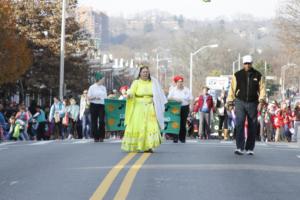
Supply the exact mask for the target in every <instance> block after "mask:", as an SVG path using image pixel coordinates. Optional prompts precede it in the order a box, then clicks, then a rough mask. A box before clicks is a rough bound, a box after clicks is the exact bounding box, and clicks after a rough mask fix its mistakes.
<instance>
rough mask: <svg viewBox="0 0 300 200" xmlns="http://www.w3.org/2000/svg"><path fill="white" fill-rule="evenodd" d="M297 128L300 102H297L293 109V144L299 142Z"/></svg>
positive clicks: (299, 121)
mask: <svg viewBox="0 0 300 200" xmlns="http://www.w3.org/2000/svg"><path fill="white" fill-rule="evenodd" d="M299 128H300V102H297V103H296V105H295V109H294V134H293V138H292V139H293V140H292V141H293V142H299V141H298V140H299V134H300V132H299Z"/></svg>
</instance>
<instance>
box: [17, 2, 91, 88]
mask: <svg viewBox="0 0 300 200" xmlns="http://www.w3.org/2000/svg"><path fill="white" fill-rule="evenodd" d="M61 6H62V5H61V1H49V0H39V1H32V0H22V1H21V0H17V1H15V3H14V7H15V13H14V14H15V16H16V22H17V29H18V32H19V33H20V34H23V35H25V37H26V39H27V40H28V41H29V44H30V48H31V49H32V51H33V54H34V59H33V65H32V67H31V68H30V69H29V70H28V71H27V73H26V75H25V76H24V77H23V81H24V82H25V84H24V85H25V87H26V88H27V89H28V88H31V89H34V88H32V86H33V87H39V86H40V85H41V84H44V85H46V86H47V88H51V89H54V91H57V90H58V87H59V85H58V83H59V64H60V36H61V10H62V7H61ZM76 6H77V1H76V0H69V1H68V5H67V16H68V17H67V18H66V42H65V84H66V86H67V89H70V90H72V91H73V92H80V91H81V90H82V89H83V87H87V83H88V75H87V73H88V65H87V59H86V58H87V51H88V40H87V37H88V35H87V34H86V32H85V31H83V30H81V28H80V26H79V24H78V23H77V22H76V20H75V10H74V9H75V8H76Z"/></svg>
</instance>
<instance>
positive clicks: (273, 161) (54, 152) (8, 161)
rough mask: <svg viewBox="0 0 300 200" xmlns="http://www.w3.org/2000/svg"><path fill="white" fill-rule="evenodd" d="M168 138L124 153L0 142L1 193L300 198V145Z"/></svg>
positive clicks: (27, 199)
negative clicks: (246, 147) (248, 146)
mask: <svg viewBox="0 0 300 200" xmlns="http://www.w3.org/2000/svg"><path fill="white" fill-rule="evenodd" d="M233 150H234V143H232V142H220V141H217V140H211V141H201V142H199V141H193V140H190V141H188V142H187V143H186V144H173V143H169V142H166V143H164V144H163V145H161V147H160V148H158V149H157V150H156V151H155V153H154V154H142V153H139V154H126V153H123V152H121V151H120V142H119V141H106V142H104V143H93V142H92V141H89V140H85V141H81V140H72V141H49V142H48V141H45V142H15V143H2V144H0V163H1V164H0V199H1V200H14V199H17V200H18V199H22V200H41V199H43V200H48V199H49V200H50V199H51V200H54V199H55V200H56V199H57V200H60V199H61V200H68V199H70V200H71V199H72V200H77V199H78V200H83V199H92V200H94V199H101V197H103V198H104V199H124V197H125V196H127V199H133V200H141V199H143V200H154V199H175V200H176V199H185V200H188V199H204V200H205V199H209V200H212V199H213V200H218V199H220V200H221V199H222V200H224V199H228V200H235V199H239V200H241V199H246V200H247V199H249V200H253V199H255V200H259V199H262V200H268V199H270V200H274V199H279V200H281V199H284V200H287V199H291V200H296V199H299V198H300V148H299V146H297V145H295V144H271V143H268V144H264V143H258V144H257V147H256V151H255V155H254V156H247V155H244V156H237V155H234V154H233Z"/></svg>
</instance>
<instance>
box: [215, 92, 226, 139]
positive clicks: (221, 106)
mask: <svg viewBox="0 0 300 200" xmlns="http://www.w3.org/2000/svg"><path fill="white" fill-rule="evenodd" d="M226 98H227V96H226V91H225V90H222V91H221V94H220V96H219V97H218V98H217V105H216V109H217V110H216V111H217V115H218V118H219V130H218V132H219V138H222V132H223V134H224V140H228V139H229V133H228V115H227V110H226V106H225V105H226Z"/></svg>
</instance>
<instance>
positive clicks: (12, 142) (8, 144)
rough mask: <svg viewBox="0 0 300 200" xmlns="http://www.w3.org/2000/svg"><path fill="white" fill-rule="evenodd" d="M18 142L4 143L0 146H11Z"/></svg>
mask: <svg viewBox="0 0 300 200" xmlns="http://www.w3.org/2000/svg"><path fill="white" fill-rule="evenodd" d="M16 143H18V142H4V143H1V144H0V146H5V145H10V144H16Z"/></svg>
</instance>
